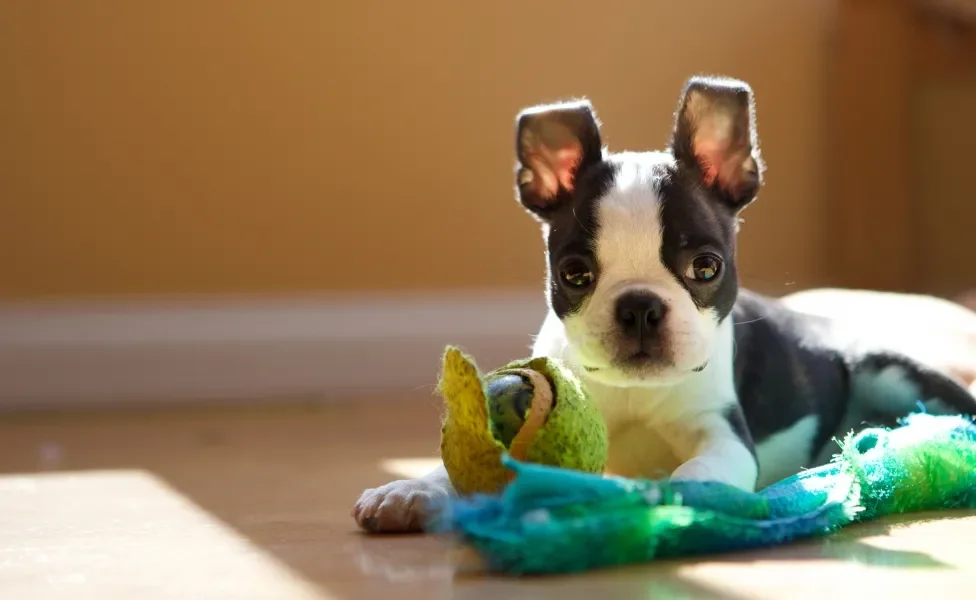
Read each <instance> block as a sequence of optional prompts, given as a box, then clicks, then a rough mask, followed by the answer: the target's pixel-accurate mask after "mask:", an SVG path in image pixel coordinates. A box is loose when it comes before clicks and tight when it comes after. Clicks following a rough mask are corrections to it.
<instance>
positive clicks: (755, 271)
mask: <svg viewBox="0 0 976 600" xmlns="http://www.w3.org/2000/svg"><path fill="white" fill-rule="evenodd" d="M150 6H151V8H148V7H150ZM597 6H599V8H595V7H597ZM831 7H832V3H831V2H823V1H822V0H794V1H792V2H783V1H782V0H740V1H739V2H717V1H701V2H692V1H689V2H642V1H639V0H628V1H607V2H603V3H599V4H596V3H583V2H573V1H570V2H567V1H565V0H561V1H536V0H533V1H520V2H513V1H496V2H464V3H462V2H458V1H457V0H427V1H425V2H394V1H393V0H387V1H378V0H359V1H357V2H343V3H337V2H330V1H321V0H315V1H311V0H310V1H307V2H299V1H297V0H288V1H282V2H270V1H267V0H260V1H258V0H253V1H250V2H220V1H188V0H171V1H170V2H156V3H139V2H122V1H117V2H106V1H100V0H87V1H85V2H43V1H35V2H4V3H0V82H2V83H0V89H2V94H0V203H2V212H0V296H2V297H7V298H11V297H14V298H37V297H42V296H57V297H69V296H81V295H91V294H129V293H152V294H171V293H217V292H262V293H294V292H301V291H313V290H355V289H394V288H396V289H405V288H446V287H483V286H523V287H524V286H536V285H539V281H540V278H541V276H542V265H543V260H542V255H541V252H540V250H541V243H540V240H539V236H538V232H537V230H536V227H535V225H534V224H533V222H532V221H531V220H530V219H529V218H528V217H526V216H524V215H523V214H522V212H521V211H520V209H519V208H518V207H517V206H516V204H515V202H514V199H513V194H512V177H511V172H512V171H511V170H512V161H513V156H512V150H513V140H512V133H513V132H512V125H513V116H514V114H515V112H516V111H517V110H518V109H519V107H521V106H523V105H525V104H529V103H535V102H539V101H544V100H552V99H558V98H561V97H565V96H572V95H588V96H590V97H591V98H592V100H593V101H594V102H595V104H596V106H597V108H598V110H599V112H600V116H601V117H602V119H603V120H604V122H605V124H606V132H607V136H608V141H609V143H610V144H611V147H615V148H624V147H633V148H638V147H656V146H659V145H661V144H662V143H663V142H664V141H665V139H666V137H667V133H668V128H669V125H670V113H671V110H672V108H673V106H674V103H675V100H676V94H677V92H678V90H679V88H680V86H681V84H682V81H683V79H684V78H685V77H686V76H687V75H689V74H691V73H693V72H698V71H710V72H721V73H726V74H730V75H735V76H739V77H743V78H746V79H748V80H749V81H750V82H751V83H752V84H753V85H754V87H755V89H756V92H757V94H758V101H759V117H760V133H761V135H762V138H763V142H764V151H765V155H766V159H767V163H768V166H769V171H768V181H769V185H768V187H767V189H766V191H765V192H764V194H763V196H762V197H761V198H760V201H759V203H758V204H757V205H755V206H754V207H753V208H752V209H751V210H750V211H749V213H748V214H747V223H746V226H745V229H744V234H745V237H744V239H743V242H742V258H741V260H742V263H743V267H742V270H743V272H744V276H745V278H746V279H747V281H748V282H750V283H752V284H754V285H765V286H771V287H772V288H773V289H784V288H782V284H784V283H787V282H795V283H796V284H797V285H805V284H811V283H818V282H820V281H821V280H823V278H824V276H825V265H824V260H823V257H822V253H821V247H822V242H821V240H822V238H823V236H824V235H825V234H824V226H825V215H824V211H823V210H822V206H821V205H822V199H823V197H824V193H825V190H824V185H823V183H822V176H823V170H824V169H823V166H822V158H821V156H822V153H823V151H824V131H823V130H824V122H825V115H824V105H823V87H824V76H825V61H826V56H825V41H826V40H825V38H826V30H827V27H828V25H829V17H830V14H831V11H832V8H831Z"/></svg>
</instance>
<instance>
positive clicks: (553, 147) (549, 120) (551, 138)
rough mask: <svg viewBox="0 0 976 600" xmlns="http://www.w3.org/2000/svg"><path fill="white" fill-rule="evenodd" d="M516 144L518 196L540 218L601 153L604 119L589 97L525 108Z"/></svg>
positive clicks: (564, 196)
mask: <svg viewBox="0 0 976 600" xmlns="http://www.w3.org/2000/svg"><path fill="white" fill-rule="evenodd" d="M515 144H516V154H517V156H518V167H517V169H516V183H517V186H518V195H519V200H520V201H521V202H522V205H523V206H525V207H526V208H527V209H529V210H530V211H532V212H533V213H535V214H536V216H538V217H540V218H542V219H547V218H548V217H549V215H550V214H551V213H552V212H553V211H554V210H556V209H557V208H558V207H559V206H561V205H562V204H563V203H564V202H566V201H567V200H568V198H569V197H570V194H571V193H572V191H573V189H574V188H575V185H576V178H577V175H579V174H580V173H581V172H582V171H583V170H584V169H586V168H587V167H588V166H590V165H592V164H594V163H597V162H599V161H600V160H601V157H602V153H603V147H602V142H601V140H600V124H599V122H598V121H597V118H596V114H595V113H594V111H593V106H592V105H591V104H590V102H589V101H587V100H578V101H574V102H566V103H561V104H548V105H540V106H533V107H531V108H527V109H525V110H523V111H522V112H520V113H519V115H518V118H517V123H516V137H515Z"/></svg>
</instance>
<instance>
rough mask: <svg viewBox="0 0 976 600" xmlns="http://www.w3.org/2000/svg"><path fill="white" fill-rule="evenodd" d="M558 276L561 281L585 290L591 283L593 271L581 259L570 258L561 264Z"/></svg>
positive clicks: (574, 287)
mask: <svg viewBox="0 0 976 600" xmlns="http://www.w3.org/2000/svg"><path fill="white" fill-rule="evenodd" d="M559 276H560V277H562V278H563V282H564V283H565V284H566V285H567V286H569V287H571V288H573V289H576V290H585V289H586V288H588V287H590V285H592V284H593V271H592V270H591V269H590V267H589V265H587V264H586V263H585V262H583V261H582V260H571V261H568V262H567V263H566V264H564V265H563V268H562V269H561V270H560V273H559Z"/></svg>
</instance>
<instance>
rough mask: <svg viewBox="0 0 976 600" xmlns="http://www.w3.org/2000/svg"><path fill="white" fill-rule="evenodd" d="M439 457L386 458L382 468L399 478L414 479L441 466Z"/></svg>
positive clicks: (382, 462) (382, 461)
mask: <svg viewBox="0 0 976 600" xmlns="http://www.w3.org/2000/svg"><path fill="white" fill-rule="evenodd" d="M440 464H441V460H440V459H439V458H386V459H383V460H381V461H380V468H381V469H383V470H384V471H386V472H387V473H389V474H390V475H393V476H394V477H397V478H399V479H414V478H417V477H421V476H423V475H426V474H428V473H430V472H431V471H433V470H434V469H436V468H437V467H438V466H440Z"/></svg>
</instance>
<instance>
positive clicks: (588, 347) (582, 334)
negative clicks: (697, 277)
mask: <svg viewBox="0 0 976 600" xmlns="http://www.w3.org/2000/svg"><path fill="white" fill-rule="evenodd" d="M621 162H622V164H621V170H620V172H619V173H618V175H617V178H616V181H615V185H614V187H613V188H612V189H611V190H610V191H609V192H608V193H607V194H606V195H605V196H604V197H603V198H601V199H600V200H599V201H598V202H599V204H598V209H597V220H598V224H599V225H598V226H599V230H598V233H597V237H596V248H595V251H596V257H597V262H598V263H599V265H600V271H599V276H598V278H597V285H596V289H595V290H594V291H593V294H592V296H591V297H590V298H588V299H587V301H586V302H585V303H584V304H583V306H582V307H581V310H580V311H579V312H578V313H577V314H575V315H572V316H570V317H568V318H566V319H565V326H566V334H567V337H568V338H569V342H570V345H571V346H572V351H573V354H575V356H574V358H575V359H576V360H577V361H578V362H579V363H580V364H582V365H583V366H587V367H592V368H597V369H599V370H600V372H599V374H597V373H594V374H593V376H594V378H599V379H606V380H607V381H606V383H618V382H623V381H626V380H628V379H632V378H633V377H634V374H631V376H630V377H628V376H627V375H626V374H625V373H623V372H618V370H617V369H614V368H612V366H613V361H614V358H615V357H616V356H617V350H616V343H617V339H618V336H617V324H616V320H615V316H614V313H615V311H614V308H615V306H616V301H617V298H618V297H620V295H621V294H623V293H625V292H629V291H647V292H650V293H652V294H656V295H657V296H658V297H660V298H661V300H662V301H663V302H664V303H665V304H666V305H667V309H668V312H667V316H666V318H665V321H664V323H663V325H662V327H663V328H664V329H663V335H664V336H665V338H666V339H667V340H668V341H669V346H670V348H669V352H668V354H669V355H670V358H671V360H672V362H673V364H671V365H667V364H665V365H661V366H660V367H659V368H655V369H651V370H649V371H648V372H647V375H649V376H651V377H652V378H658V377H660V379H662V380H666V379H671V378H672V377H674V376H680V375H684V374H686V373H689V372H691V371H692V369H694V368H696V367H698V366H701V365H702V364H704V363H706V362H707V361H708V360H709V358H710V356H711V354H712V346H713V342H714V338H715V336H716V332H717V329H718V318H717V315H716V313H715V312H714V311H713V310H711V309H704V310H700V309H699V308H698V307H697V306H696V305H695V303H694V302H693V301H692V299H691V296H690V295H689V293H688V291H687V290H686V289H685V288H684V287H683V286H682V285H681V284H680V283H679V282H678V281H677V280H676V279H675V275H674V274H673V273H672V272H671V271H670V270H668V268H667V267H666V266H665V265H664V263H663V262H662V260H661V243H662V223H661V200H660V198H659V196H658V188H657V184H656V182H655V179H654V174H653V171H652V164H653V162H654V161H646V162H645V161H632V160H624V161H621ZM664 226H667V224H666V223H665V224H664ZM648 383H653V382H652V381H648Z"/></svg>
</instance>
